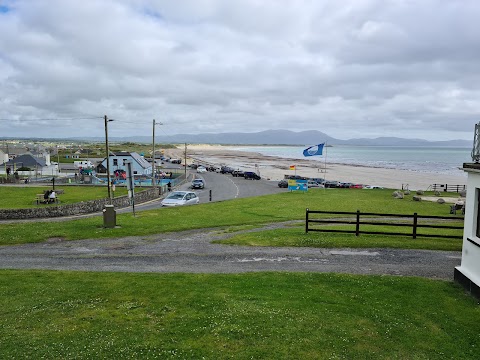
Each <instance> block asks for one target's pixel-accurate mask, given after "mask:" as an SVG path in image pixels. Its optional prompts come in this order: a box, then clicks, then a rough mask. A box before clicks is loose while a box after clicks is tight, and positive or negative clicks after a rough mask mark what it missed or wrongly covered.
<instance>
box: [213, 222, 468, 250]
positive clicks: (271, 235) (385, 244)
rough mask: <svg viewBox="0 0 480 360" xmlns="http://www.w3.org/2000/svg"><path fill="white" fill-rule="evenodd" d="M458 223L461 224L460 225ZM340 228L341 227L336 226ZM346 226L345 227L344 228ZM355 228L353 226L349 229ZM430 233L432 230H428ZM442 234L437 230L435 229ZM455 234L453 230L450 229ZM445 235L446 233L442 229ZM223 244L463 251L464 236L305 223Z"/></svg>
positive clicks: (239, 238)
mask: <svg viewBox="0 0 480 360" xmlns="http://www.w3.org/2000/svg"><path fill="white" fill-rule="evenodd" d="M457 225H458V224H457ZM337 228H338V227H337ZM345 229H346V228H345ZM351 229H352V228H351V227H350V230H351ZM382 230H384V231H390V232H391V231H393V230H392V228H384V229H381V228H380V229H379V228H376V227H375V228H374V229H373V228H372V231H382ZM429 231H430V232H431V233H432V232H433V230H429ZM436 231H437V233H439V231H438V230H436ZM449 231H450V232H451V233H454V230H449ZM455 231H456V234H455V235H462V233H463V231H462V230H455ZM440 233H442V234H444V233H443V232H440ZM215 242H217V243H221V244H231V245H244V246H245V245H248V246H294V247H319V248H332V247H337V248H342V247H345V248H398V249H423V250H448V251H461V250H462V239H444V238H430V237H417V238H416V239H413V238H412V236H388V235H370V234H361V235H360V236H358V237H356V236H355V234H343V233H328V232H309V233H308V234H306V233H305V226H304V225H302V226H295V227H290V228H287V229H275V230H267V231H258V232H247V233H243V234H239V235H235V236H233V237H231V238H229V239H227V240H219V241H215Z"/></svg>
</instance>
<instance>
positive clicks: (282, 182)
mask: <svg viewBox="0 0 480 360" xmlns="http://www.w3.org/2000/svg"><path fill="white" fill-rule="evenodd" d="M278 187H279V188H288V181H287V180H280V181H279V182H278Z"/></svg>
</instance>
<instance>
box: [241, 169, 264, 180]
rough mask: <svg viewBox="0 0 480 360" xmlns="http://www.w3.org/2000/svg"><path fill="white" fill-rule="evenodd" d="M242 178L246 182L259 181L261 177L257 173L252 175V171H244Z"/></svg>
mask: <svg viewBox="0 0 480 360" xmlns="http://www.w3.org/2000/svg"><path fill="white" fill-rule="evenodd" d="M243 177H244V178H245V179H247V180H260V179H261V177H260V175H258V174H257V173H254V172H253V171H245V172H244V173H243Z"/></svg>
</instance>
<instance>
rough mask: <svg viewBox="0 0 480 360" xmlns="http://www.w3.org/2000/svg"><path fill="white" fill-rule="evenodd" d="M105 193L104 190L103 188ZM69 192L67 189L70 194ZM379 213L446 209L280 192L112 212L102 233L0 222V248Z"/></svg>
mask: <svg viewBox="0 0 480 360" xmlns="http://www.w3.org/2000/svg"><path fill="white" fill-rule="evenodd" d="M102 190H104V189H102ZM69 191H70V190H68V192H69ZM306 208H310V209H311V210H327V211H328V210H330V211H356V210H357V209H360V210H361V211H369V212H383V213H396V214H413V213H414V212H417V213H418V214H419V215H448V214H449V206H448V205H446V204H443V205H441V204H437V203H435V202H427V201H423V202H416V201H413V200H412V199H411V197H410V198H409V197H407V198H405V199H403V200H398V199H394V198H393V197H392V196H391V191H390V190H379V191H376V190H375V191H369V190H363V191H362V190H360V191H348V190H345V189H338V190H337V189H331V190H328V191H322V190H317V191H309V192H308V193H307V194H304V193H295V192H293V193H291V192H285V193H280V194H275V195H267V196H262V197H255V198H244V199H235V200H230V201H224V202H215V203H208V204H200V205H195V206H186V207H176V208H161V209H156V210H150V211H144V212H139V213H137V216H136V217H133V216H132V215H131V214H117V224H118V225H119V228H115V229H104V228H103V227H102V225H103V219H102V218H101V217H95V218H86V219H80V220H72V221H63V222H51V223H48V222H42V223H41V224H40V223H38V224H36V223H29V224H28V226H26V225H25V224H24V223H14V224H0V245H8V244H20V243H29V242H42V241H45V240H46V239H48V238H51V237H61V238H64V239H67V240H73V239H86V238H109V237H121V236H132V235H136V236H142V235H151V234H158V233H163V232H171V231H182V230H190V229H202V228H211V227H230V226H246V225H256V224H264V223H272V222H280V221H288V220H301V219H304V218H305V209H306Z"/></svg>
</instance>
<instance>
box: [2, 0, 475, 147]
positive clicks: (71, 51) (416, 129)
mask: <svg viewBox="0 0 480 360" xmlns="http://www.w3.org/2000/svg"><path fill="white" fill-rule="evenodd" d="M479 19H480V1H478V0H458V1H455V0H421V1H419V0H342V1H333V0H332V1H326V0H325V1H323V0H223V1H221V0H175V1H171V0H165V1H162V0H159V1H154V0H151V1H147V0H123V1H122V0H117V1H113V0H83V1H78V0H0V137H6V136H14V137H15V136H39V137H40V136H53V137H65V136H67V137H68V136H79V135H85V136H102V135H103V134H104V122H103V120H102V117H103V115H107V116H108V117H109V118H113V119H115V121H114V122H111V123H109V135H110V134H111V135H112V136H129V135H144V136H150V135H151V133H152V120H153V119H156V121H157V122H162V123H163V125H162V126H159V127H158V132H157V134H158V135H172V134H177V133H189V134H195V133H205V132H209V133H212V132H214V133H218V132H257V131H261V130H267V129H289V130H294V131H303V130H319V131H323V132H325V133H327V134H328V135H330V136H333V137H336V138H340V139H349V138H353V137H369V138H373V137H378V136H398V137H406V138H423V139H428V140H449V139H466V140H471V139H473V130H474V124H475V123H477V122H479V121H480V71H479V70H480V26H479V24H478V23H479Z"/></svg>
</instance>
